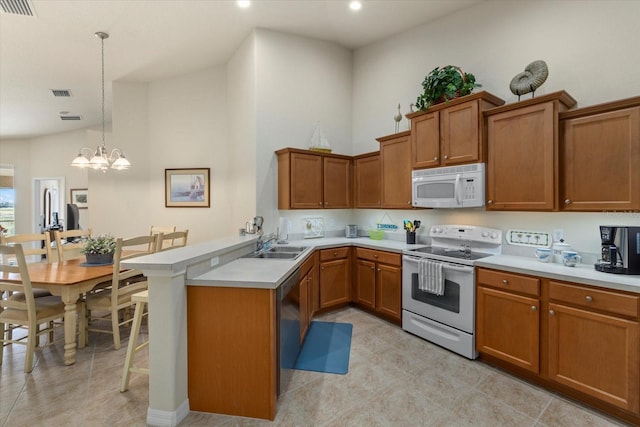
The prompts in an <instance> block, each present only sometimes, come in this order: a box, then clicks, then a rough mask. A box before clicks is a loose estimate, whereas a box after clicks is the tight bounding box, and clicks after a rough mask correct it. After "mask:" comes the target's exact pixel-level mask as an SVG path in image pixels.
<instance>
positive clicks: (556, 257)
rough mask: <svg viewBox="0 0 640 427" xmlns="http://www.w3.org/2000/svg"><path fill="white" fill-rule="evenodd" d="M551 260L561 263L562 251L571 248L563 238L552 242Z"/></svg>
mask: <svg viewBox="0 0 640 427" xmlns="http://www.w3.org/2000/svg"><path fill="white" fill-rule="evenodd" d="M551 249H552V251H553V262H555V263H558V264H562V251H569V250H571V245H570V244H568V243H564V240H562V239H560V241H559V242H554V243H553V246H552V248H551Z"/></svg>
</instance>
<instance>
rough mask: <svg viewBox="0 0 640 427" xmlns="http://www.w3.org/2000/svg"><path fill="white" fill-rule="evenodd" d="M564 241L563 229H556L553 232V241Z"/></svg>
mask: <svg viewBox="0 0 640 427" xmlns="http://www.w3.org/2000/svg"><path fill="white" fill-rule="evenodd" d="M562 239H564V230H563V229H562V228H556V229H555V230H553V241H554V242H559V241H560V240H562Z"/></svg>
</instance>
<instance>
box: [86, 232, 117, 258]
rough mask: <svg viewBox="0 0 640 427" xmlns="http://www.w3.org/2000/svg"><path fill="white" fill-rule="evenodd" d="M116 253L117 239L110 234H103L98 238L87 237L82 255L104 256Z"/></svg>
mask: <svg viewBox="0 0 640 427" xmlns="http://www.w3.org/2000/svg"><path fill="white" fill-rule="evenodd" d="M115 251H116V239H115V237H113V236H111V235H109V234H101V235H99V236H96V237H87V238H86V239H84V241H83V245H82V253H83V254H85V255H87V254H94V255H104V254H112V253H114V252H115Z"/></svg>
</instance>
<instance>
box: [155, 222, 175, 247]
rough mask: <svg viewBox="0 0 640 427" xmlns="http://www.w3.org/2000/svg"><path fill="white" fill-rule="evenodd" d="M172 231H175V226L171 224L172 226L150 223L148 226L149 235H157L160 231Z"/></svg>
mask: <svg viewBox="0 0 640 427" xmlns="http://www.w3.org/2000/svg"><path fill="white" fill-rule="evenodd" d="M174 231H176V226H175V225H173V226H169V225H152V226H151V227H150V228H149V235H150V236H157V235H158V234H160V233H173V232H174ZM156 242H157V241H156ZM156 249H157V248H156Z"/></svg>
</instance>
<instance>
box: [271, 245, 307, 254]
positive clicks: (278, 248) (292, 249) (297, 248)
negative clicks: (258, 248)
mask: <svg viewBox="0 0 640 427" xmlns="http://www.w3.org/2000/svg"><path fill="white" fill-rule="evenodd" d="M305 249H307V248H306V247H304V246H274V247H272V248H271V249H269V252H272V253H290V252H297V253H300V252H303V251H304V250H305Z"/></svg>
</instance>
